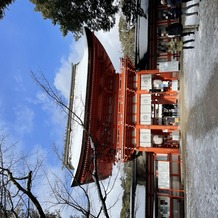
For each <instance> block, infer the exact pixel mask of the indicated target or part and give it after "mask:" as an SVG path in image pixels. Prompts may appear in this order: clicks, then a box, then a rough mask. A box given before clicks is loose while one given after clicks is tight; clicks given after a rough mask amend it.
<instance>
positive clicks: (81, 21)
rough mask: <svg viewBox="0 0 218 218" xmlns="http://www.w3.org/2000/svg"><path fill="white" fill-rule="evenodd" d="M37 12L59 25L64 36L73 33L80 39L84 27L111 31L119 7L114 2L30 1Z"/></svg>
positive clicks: (94, 0)
mask: <svg viewBox="0 0 218 218" xmlns="http://www.w3.org/2000/svg"><path fill="white" fill-rule="evenodd" d="M30 1H31V2H32V3H34V4H35V11H40V12H41V13H42V16H43V17H44V18H45V19H51V21H52V23H53V24H54V25H56V24H59V25H60V29H61V31H62V33H63V35H66V34H67V32H68V31H70V32H73V33H74V36H75V38H78V37H79V36H80V35H81V33H82V31H83V26H87V27H88V28H89V29H91V30H93V31H97V30H100V29H102V30H105V31H107V30H109V29H110V28H112V27H113V26H114V24H115V13H116V12H117V11H118V6H117V5H114V4H113V2H114V1H113V0H30Z"/></svg>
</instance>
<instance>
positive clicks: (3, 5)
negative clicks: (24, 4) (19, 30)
mask: <svg viewBox="0 0 218 218" xmlns="http://www.w3.org/2000/svg"><path fill="white" fill-rule="evenodd" d="M13 2H14V0H0V19H2V18H3V17H4V14H5V9H7V6H8V5H10V4H11V3H13Z"/></svg>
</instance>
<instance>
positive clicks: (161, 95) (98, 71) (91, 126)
mask: <svg viewBox="0 0 218 218" xmlns="http://www.w3.org/2000/svg"><path fill="white" fill-rule="evenodd" d="M85 33H86V39H87V45H86V48H85V52H84V56H83V59H82V60H81V62H80V63H79V64H77V65H73V67H72V81H71V92H70V105H69V107H70V110H71V112H70V113H69V116H68V124H67V134H66V136H67V137H66V143H65V151H64V164H65V165H66V166H67V167H69V168H70V169H73V170H74V178H73V182H72V186H75V185H78V184H85V183H89V182H92V181H93V179H92V176H91V172H92V171H93V152H92V148H91V145H90V138H89V137H88V136H91V138H92V140H93V142H94V143H95V145H96V149H97V152H98V159H97V161H98V171H99V177H100V179H105V178H107V177H109V176H110V175H111V173H112V166H113V164H115V163H116V162H117V161H122V162H125V161H130V160H132V159H133V158H134V154H135V152H139V151H140V152H146V154H147V155H146V158H147V159H146V162H147V166H146V178H147V179H146V205H145V208H146V217H153V216H154V215H156V217H182V216H183V208H182V206H181V205H182V204H181V202H183V198H184V193H183V190H182V186H181V172H180V162H181V160H180V151H179V127H178V124H179V116H178V106H177V103H178V77H179V74H178V70H176V71H175V70H170V71H165V70H164V67H161V66H160V65H159V66H158V65H157V63H159V62H157V60H156V59H155V60H156V62H155V63H156V65H155V66H156V67H155V68H153V69H151V70H139V71H136V69H135V67H134V66H133V65H132V63H131V62H130V60H129V59H128V58H122V59H121V61H120V72H119V73H116V72H115V69H114V67H113V65H112V63H111V61H110V58H109V57H108V55H107V53H106V52H105V50H104V48H103V46H102V45H101V43H100V42H99V40H98V39H97V38H96V37H95V35H94V33H92V32H90V31H89V30H88V29H86V30H85ZM164 57H165V56H164ZM167 57H170V55H168V54H167ZM164 61H165V60H164ZM167 61H169V60H168V59H167ZM151 62H152V64H151V65H154V64H155V63H153V60H151ZM158 68H159V69H158ZM72 112H73V113H72ZM74 113H75V114H76V115H77V116H78V117H79V119H78V117H77V116H75V114H74ZM81 124H82V125H81ZM176 214H177V216H175V215H176Z"/></svg>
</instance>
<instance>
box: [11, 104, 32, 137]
mask: <svg viewBox="0 0 218 218" xmlns="http://www.w3.org/2000/svg"><path fill="white" fill-rule="evenodd" d="M14 111H15V116H16V118H15V123H14V125H13V127H14V130H15V132H16V133H17V134H18V135H19V136H23V135H25V134H27V133H30V132H31V131H32V129H33V120H34V116H35V114H34V112H33V110H31V109H30V108H29V107H28V106H26V105H18V106H16V107H15V108H14Z"/></svg>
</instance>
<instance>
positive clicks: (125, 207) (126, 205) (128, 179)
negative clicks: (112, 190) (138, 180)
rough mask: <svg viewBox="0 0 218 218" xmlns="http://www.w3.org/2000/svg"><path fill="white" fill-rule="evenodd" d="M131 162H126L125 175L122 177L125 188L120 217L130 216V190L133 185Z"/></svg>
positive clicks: (122, 185) (122, 184)
mask: <svg viewBox="0 0 218 218" xmlns="http://www.w3.org/2000/svg"><path fill="white" fill-rule="evenodd" d="M131 164H132V163H131V162H127V163H125V164H124V173H125V177H122V178H121V187H122V188H123V190H124V191H123V197H122V209H121V211H120V218H126V217H130V190H131V186H132V166H131Z"/></svg>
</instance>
